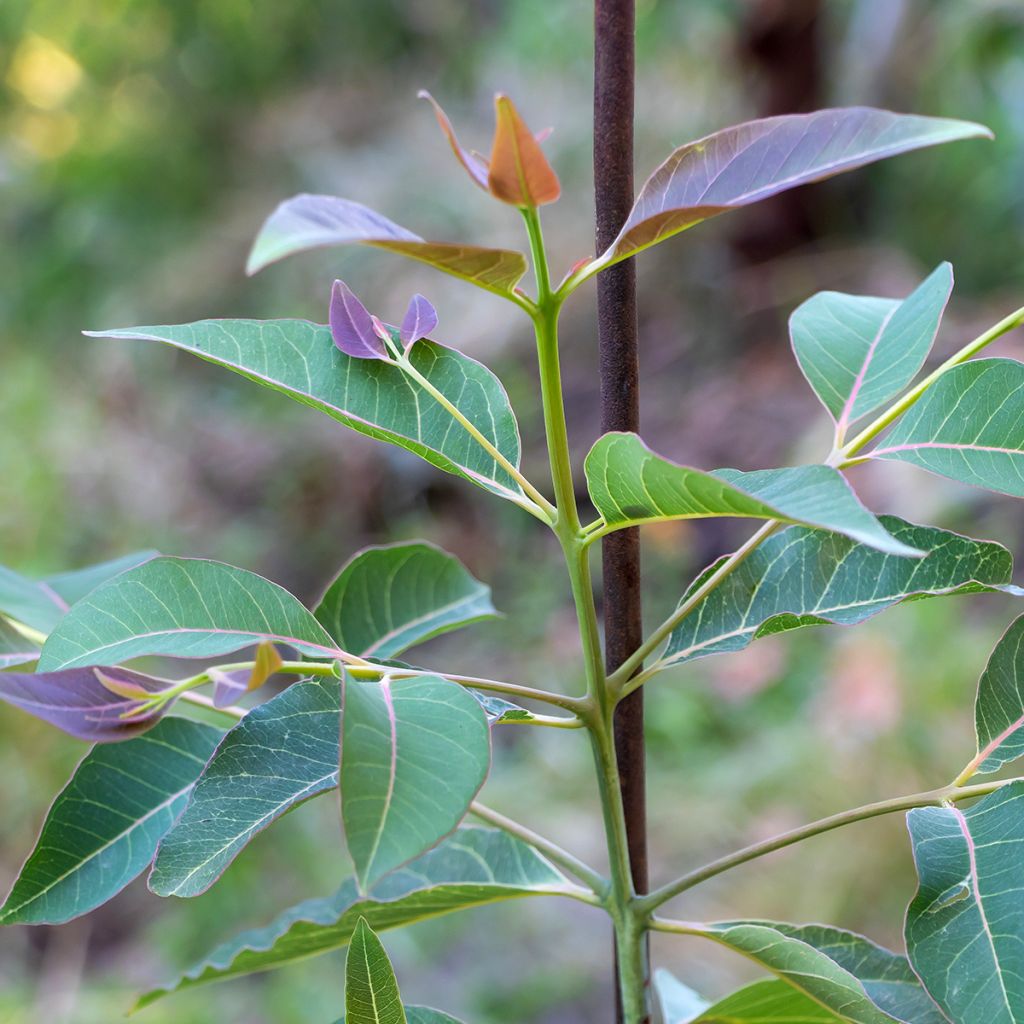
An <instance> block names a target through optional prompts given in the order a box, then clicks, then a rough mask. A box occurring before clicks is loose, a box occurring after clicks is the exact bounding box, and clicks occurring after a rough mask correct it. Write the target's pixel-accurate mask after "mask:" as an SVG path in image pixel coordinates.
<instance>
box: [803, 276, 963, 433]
mask: <svg viewBox="0 0 1024 1024" xmlns="http://www.w3.org/2000/svg"><path fill="white" fill-rule="evenodd" d="M952 290H953V268H952V267H951V266H950V265H949V264H948V263H942V264H940V265H939V266H938V267H937V268H936V269H935V270H934V271H933V272H932V274H931V275H930V276H929V277H927V278H925V280H924V281H923V282H922V283H921V284H920V285H918V287H917V288H915V289H914V291H912V292H911V293H910V295H908V296H907V297H906V298H905V299H903V300H902V301H900V300H898V299H878V298H872V297H869V296H864V295H844V294H842V293H841V292H819V293H818V294H817V295H815V296H813V297H812V298H810V299H808V300H807V301H806V302H805V303H804V304H803V305H802V306H799V307H797V309H796V310H795V311H794V313H793V315H792V316H791V317H790V319H789V334H790V339H791V340H792V343H793V351H794V352H795V353H796V358H797V362H798V363H799V364H800V369H801V370H803V374H804V376H805V377H806V378H807V382H808V383H809V384H810V385H811V387H812V388H813V389H814V393H815V394H816V395H817V396H818V398H819V399H821V403H822V405H824V406H825V408H826V409H827V410H828V411H829V413H830V414H831V416H832V418H833V419H834V420H835V421H836V425H837V429H838V433H839V436H840V437H842V436H843V435H844V434H845V431H846V429H847V428H848V427H849V426H850V424H851V423H855V422H856V421H857V420H859V419H860V418H861V417H863V416H866V415H867V414H868V413H869V412H873V411H874V410H875V409H877V408H879V406H881V405H883V404H884V403H885V402H887V401H889V399H891V398H894V397H895V396H896V395H898V394H899V393H900V392H901V391H902V390H903V389H904V388H906V387H907V385H909V384H910V382H911V381H912V380H913V379H914V377H915V376H917V371H918V370H920V369H921V367H922V365H923V364H924V361H925V359H926V358H927V356H928V353H929V352H930V351H931V347H932V343H933V342H934V341H935V335H936V334H937V333H938V330H939V322H940V321H941V320H942V314H943V312H944V311H945V309H946V303H947V302H948V301H949V296H950V293H951V292H952Z"/></svg>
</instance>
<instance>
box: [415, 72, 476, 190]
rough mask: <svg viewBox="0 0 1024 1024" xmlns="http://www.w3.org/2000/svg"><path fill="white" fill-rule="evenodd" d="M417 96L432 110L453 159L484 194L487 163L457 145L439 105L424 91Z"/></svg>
mask: <svg viewBox="0 0 1024 1024" xmlns="http://www.w3.org/2000/svg"><path fill="white" fill-rule="evenodd" d="M417 95H418V97H419V98H420V99H421V100H426V101H427V102H428V103H429V104H430V105H431V106H432V107H433V108H434V116H435V117H436V118H437V123H438V124H439V125H440V126H441V131H442V132H444V137H445V138H446V139H447V140H448V145H449V146H451V147H452V152H453V153H454V154H455V159H456V160H458V161H459V163H460V164H462V166H463V167H465V169H466V173H467V174H468V175H469V176H470V178H471V179H472V180H473V183H474V184H476V185H478V186H479V187H480V188H482V189H483V190H484V191H485V192H486V191H487V170H488V167H487V161H486V160H485V159H484V158H483V157H482V156H480V154H479V153H474V152H471V151H470V150H468V149H463V148H462V146H460V145H459V140H458V138H457V137H456V135H455V129H454V128H453V127H452V122H451V120H450V119H449V117H448V115H447V114H446V113H445V112H444V110H443V109H442V108H441V104H440V103H438V102H437V100H435V99H434V97H433V96H431V95H430V93H429V92H427V90H426V89H420V91H419V93H418V94H417Z"/></svg>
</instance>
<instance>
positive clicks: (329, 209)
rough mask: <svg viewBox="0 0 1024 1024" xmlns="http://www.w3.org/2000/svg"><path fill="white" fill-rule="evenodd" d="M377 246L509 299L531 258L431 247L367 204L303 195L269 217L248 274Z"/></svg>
mask: <svg viewBox="0 0 1024 1024" xmlns="http://www.w3.org/2000/svg"><path fill="white" fill-rule="evenodd" d="M351 244H362V245H372V246H374V247H375V248H377V249H387V250H389V251H390V252H396V253H399V254H400V255H402V256H408V257H410V258H411V259H414V260H419V261H420V262H421V263H427V264H429V265H430V266H432V267H437V269H438V270H443V271H444V272H445V273H447V274H452V275H453V276H455V277H461V278H462V279H463V280H465V281H469V282H471V283H472V284H475V285H477V286H478V287H480V288H484V289H486V290H487V291H491V292H496V293H497V294H499V295H510V294H511V293H512V291H513V290H514V289H515V286H516V284H517V283H518V282H519V279H520V278H521V277H522V276H523V274H525V273H526V257H525V256H524V255H523V254H522V253H521V252H515V251H513V250H511V249H485V248H482V247H480V246H477V245H459V244H456V243H454V242H427V241H425V240H424V239H422V238H420V236H419V235H416V234H413V232H411V231H407V230H406V229H405V228H403V227H400V226H399V225H398V224H396V223H395V222H394V221H391V220H388V218H387V217H383V216H381V214H379V213H377V212H376V211H374V210H371V209H370V208H369V207H368V206H363V204H362V203H355V202H352V200H350V199H339V198H338V197H337V196H321V195H308V194H303V195H298V196H293V197H292V198H291V199H286V200H285V201H284V202H283V203H281V205H280V206H278V207H277V209H276V210H274V212H273V213H272V214H271V215H270V216H269V217H268V218H267V220H266V222H265V223H264V224H263V227H262V228H260V232H259V234H258V235H257V237H256V241H255V243H254V244H253V247H252V252H251V253H250V254H249V262H248V265H247V266H246V272H247V273H249V274H255V273H256V272H257V271H259V270H262V269H263V268H264V267H266V266H267V265H268V264H271V263H275V262H277V260H281V259H284V258H285V257H286V256H292V255H294V254H295V253H299V252H306V251H307V250H309V249H316V248H320V247H322V246H327V245H351Z"/></svg>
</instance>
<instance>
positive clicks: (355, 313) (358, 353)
mask: <svg viewBox="0 0 1024 1024" xmlns="http://www.w3.org/2000/svg"><path fill="white" fill-rule="evenodd" d="M329 320H330V328H331V337H332V338H333V339H334V344H335V345H337V346H338V348H339V350H340V351H342V352H344V353H345V355H347V356H352V358H353V359H384V360H387V358H388V352H387V349H386V348H385V347H384V341H383V339H382V338H381V337H380V335H379V334H378V333H377V331H376V330H375V329H374V325H373V319H372V318H371V316H370V312H369V310H368V309H367V308H366V307H365V306H364V305H363V304H362V303H361V302H360V301H359V299H357V298H356V296H355V294H354V293H353V291H352V289H351V288H349V286H348V285H347V284H345V282H344V281H335V282H334V286H333V287H332V288H331V308H330V315H329Z"/></svg>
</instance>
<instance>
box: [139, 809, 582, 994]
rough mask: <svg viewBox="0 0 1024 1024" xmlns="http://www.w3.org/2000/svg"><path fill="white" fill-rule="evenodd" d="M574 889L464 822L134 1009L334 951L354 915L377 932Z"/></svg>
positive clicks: (514, 842) (509, 844)
mask: <svg viewBox="0 0 1024 1024" xmlns="http://www.w3.org/2000/svg"><path fill="white" fill-rule="evenodd" d="M578 891H579V890H578V889H576V888H575V887H574V886H572V885H571V884H570V883H569V882H568V881H566V879H565V878H564V877H563V876H562V875H561V874H560V873H559V872H558V871H556V870H555V869H554V868H553V867H552V866H551V865H550V864H549V863H548V862H547V861H546V860H544V859H543V858H542V857H541V856H540V855H539V854H538V853H537V852H536V851H534V850H533V849H532V848H531V847H529V846H527V845H526V844H525V843H523V842H521V841H520V840H518V839H515V838H513V837H512V836H510V835H508V834H506V833H504V832H498V831H496V830H494V829H486V828H479V827H476V826H469V827H465V826H464V827H463V828H461V829H459V831H458V832H457V833H456V834H455V835H453V836H451V837H450V838H449V839H446V840H445V841H444V842H443V843H441V844H440V845H439V846H437V847H436V848H435V849H433V850H431V851H430V852H429V853H425V854H424V855H423V856H422V857H419V858H417V859H416V860H415V861H413V862H412V863H411V864H409V865H408V866H407V867H405V868H402V869H400V870H398V871H395V872H393V873H392V874H390V875H386V876H385V877H384V878H382V879H381V880H380V881H379V882H378V883H377V884H376V885H374V886H373V888H372V889H371V890H370V892H369V893H368V894H367V895H366V896H361V895H360V894H359V890H358V887H357V885H356V882H355V879H350V880H349V881H347V882H345V883H344V885H342V887H341V889H339V890H338V892H337V894H336V895H334V896H333V897H330V898H329V899H314V900H307V901H306V902H304V903H300V904H298V905H297V906H295V907H292V908H291V909H290V910H287V911H285V912H284V913H283V914H281V915H280V917H278V918H277V920H275V921H273V922H272V923H271V924H269V925H267V926H266V927H265V928H262V929H256V930H253V931H248V932H243V933H242V934H240V935H238V936H236V937H235V938H234V939H232V940H230V941H229V942H226V943H224V944H223V945H222V946H220V947H219V948H218V949H216V950H214V952H213V953H212V954H211V955H210V956H209V957H208V958H207V959H206V960H204V961H202V962H201V963H199V964H197V965H196V966H195V967H194V968H193V969H192V970H191V971H189V972H188V973H187V974H186V975H185V976H184V977H182V978H181V979H180V980H179V981H178V982H177V984H175V985H174V986H173V988H171V989H160V990H157V991H155V992H150V993H148V994H147V995H145V996H143V998H142V999H141V1000H140V1002H139V1007H140V1008H141V1007H143V1006H148V1005H150V1004H151V1003H153V1002H155V1001H156V1000H157V999H160V998H161V997H162V996H165V995H167V994H168V993H169V992H170V991H180V990H182V989H186V988H193V987H195V986H196V985H202V984H205V983H207V982H212V981H219V980H221V979H224V978H231V977H237V976H239V975H243V974H251V973H252V972H254V971H264V970H269V969H270V968H273V967H279V966H282V965H284V964H287V963H290V962H291V961H294V960H299V959H303V958H306V957H309V956H314V955H316V954H318V953H326V952H329V951H330V950H335V949H341V948H343V947H344V946H346V945H347V944H348V942H349V939H350V938H351V936H352V931H353V929H354V928H355V925H356V921H358V919H359V918H360V917H365V918H366V920H367V921H368V922H369V923H370V924H371V926H372V927H373V928H375V929H376V930H377V931H382V930H384V929H386V928H395V927H398V926H400V925H404V924H410V923H412V922H413V921H419V920H422V919H424V918H427V917H436V916H438V915H439V914H447V913H451V912H453V911H456V910H463V909H469V908H470V907H478V906H482V905H485V904H487V903H495V902H498V901H499V900H508V899H516V898H519V897H523V896H543V895H551V896H558V895H563V896H564V895H567V894H573V893H576V892H578Z"/></svg>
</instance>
